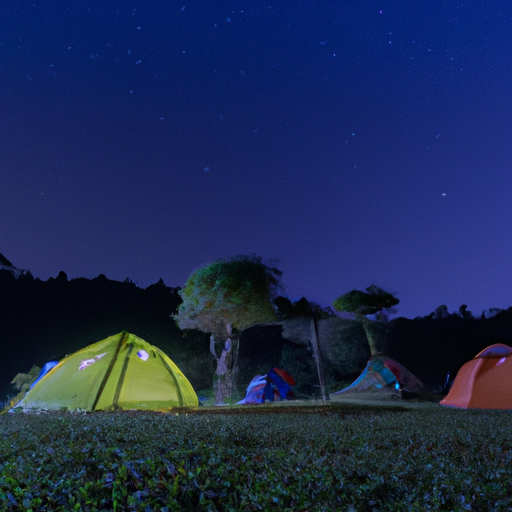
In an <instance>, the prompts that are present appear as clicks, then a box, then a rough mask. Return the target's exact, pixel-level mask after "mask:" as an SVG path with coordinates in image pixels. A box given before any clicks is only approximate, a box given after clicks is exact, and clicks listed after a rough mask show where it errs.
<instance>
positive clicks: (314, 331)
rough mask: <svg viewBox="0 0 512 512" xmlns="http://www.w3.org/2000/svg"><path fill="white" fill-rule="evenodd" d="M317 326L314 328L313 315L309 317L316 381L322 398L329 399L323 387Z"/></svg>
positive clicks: (322, 366)
mask: <svg viewBox="0 0 512 512" xmlns="http://www.w3.org/2000/svg"><path fill="white" fill-rule="evenodd" d="M317 334H318V333H317V328H316V320H315V317H314V316H312V317H311V346H312V347H313V355H314V358H315V362H316V370H317V372H318V382H319V384H320V392H321V393H322V400H324V401H326V400H329V396H328V395H327V391H326V389H325V379H324V365H323V361H322V354H321V353H320V346H319V345H318V336H317Z"/></svg>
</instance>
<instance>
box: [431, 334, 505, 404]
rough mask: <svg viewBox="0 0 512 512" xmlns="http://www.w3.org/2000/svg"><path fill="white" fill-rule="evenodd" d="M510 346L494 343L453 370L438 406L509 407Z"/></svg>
mask: <svg viewBox="0 0 512 512" xmlns="http://www.w3.org/2000/svg"><path fill="white" fill-rule="evenodd" d="M511 356H512V347H509V346H508V345H503V344H501V343H497V344H495V345H491V346H490V347H487V348H486V349H485V350H482V352H480V353H478V354H477V355H476V356H475V357H474V358H473V359H471V361H468V362H467V363H466V364H464V366H462V368H461V369H460V370H459V372H458V373H457V377H455V380H454V381H453V384H452V387H451V389H450V392H449V393H448V395H446V397H445V398H444V400H441V402H440V403H441V405H449V406H453V407H461V408H463V409H467V408H475V409H512V357H511Z"/></svg>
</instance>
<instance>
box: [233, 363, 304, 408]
mask: <svg viewBox="0 0 512 512" xmlns="http://www.w3.org/2000/svg"><path fill="white" fill-rule="evenodd" d="M292 386H295V379H294V378H293V377H292V376H291V375H290V374H289V373H288V372H287V371H286V370H282V369H281V368H272V369H271V370H270V371H269V372H268V373H267V374H266V375H256V377H254V378H253V379H252V380H251V382H250V383H249V386H248V387H247V391H246V393H245V398H244V399H243V400H240V402H238V403H239V404H246V405H253V404H262V403H265V402H274V401H279V400H289V399H291V398H294V397H295V395H294V393H293V389H292Z"/></svg>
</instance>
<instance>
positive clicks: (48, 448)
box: [0, 402, 512, 512]
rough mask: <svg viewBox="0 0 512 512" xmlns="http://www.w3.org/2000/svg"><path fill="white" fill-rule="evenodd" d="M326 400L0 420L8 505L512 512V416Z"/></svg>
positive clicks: (0, 476)
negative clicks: (283, 404) (305, 402)
mask: <svg viewBox="0 0 512 512" xmlns="http://www.w3.org/2000/svg"><path fill="white" fill-rule="evenodd" d="M402 405H403V403H401V404H399V405H397V404H389V403H388V404H383V405H378V404H375V403H372V404H360V403H355V402H354V403H350V402H344V403H331V404H328V405H325V404H322V403H321V402H318V403H313V402H312V403H308V404H307V405H305V404H297V403H295V404H292V405H290V404H288V405H287V406H280V405H279V404H277V403H275V404H271V405H268V406H267V405H262V406H254V407H229V408H200V409H198V410H196V411H176V412H174V411H173V412H172V413H167V414H159V413H145V412H119V413H88V414H85V413H73V414H72V413H52V414H23V413H21V414H7V415H3V416H0V433H1V436H0V510H6V511H11V510H12V511H15V510H34V511H44V510H62V511H65V510H66V511H67V510H84V511H88V510H90V511H92V510H119V511H121V510H123V511H124V510H133V511H136V510H137V511H139V510H140V511H145V510H148V511H153V510H155V511H157V510H158V511H160V510H163V511H174V510H197V511H206V510H209V511H214V510H218V511H228V510H229V511H245V510H275V511H294V512H299V511H310V512H313V511H324V510H325V511H335V510H340V511H351V512H353V511H411V510H412V511H428V510H446V511H451V510H453V511H458V510H461V511H462V510H474V511H505V510H507V511H508V510H511V509H512V434H511V428H510V424H511V420H512V415H511V413H510V412H499V411H460V410H452V409H446V408H442V407H441V406H438V405H434V404H414V403H413V404H410V405H408V406H407V407H404V406H402Z"/></svg>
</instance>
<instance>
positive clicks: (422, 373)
mask: <svg viewBox="0 0 512 512" xmlns="http://www.w3.org/2000/svg"><path fill="white" fill-rule="evenodd" d="M388 336H389V338H388V340H389V346H390V355H391V357H393V358H395V359H397V360H398V361H400V362H401V363H402V364H403V365H405V366H406V368H408V369H409V370H410V371H411V372H412V373H414V374H415V375H416V376H417V377H418V378H419V379H420V380H422V381H423V382H424V383H425V384H426V385H427V386H429V387H430V388H431V389H432V390H439V388H440V387H442V386H443V385H444V383H445V381H446V377H447V373H448V372H450V378H451V379H453V378H454V377H455V372H456V371H457V370H458V369H459V368H460V366H461V365H462V364H463V363H465V362H466V361H467V360H468V359H471V358H472V357H473V356H475V355H476V354H477V353H478V352H479V351H480V350H482V349H484V348H485V347H487V346H488V345H490V344H492V343H497V342H501V343H506V344H509V345H512V309H508V310H505V311H502V312H500V313H498V314H497V315H496V316H495V317H493V318H461V317H460V316H459V315H455V314H454V315H450V316H448V317H446V318H441V319H434V318H431V317H423V318H415V319H414V320H408V319H406V318H397V319H395V320H393V321H392V322H390V323H389V334H388Z"/></svg>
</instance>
